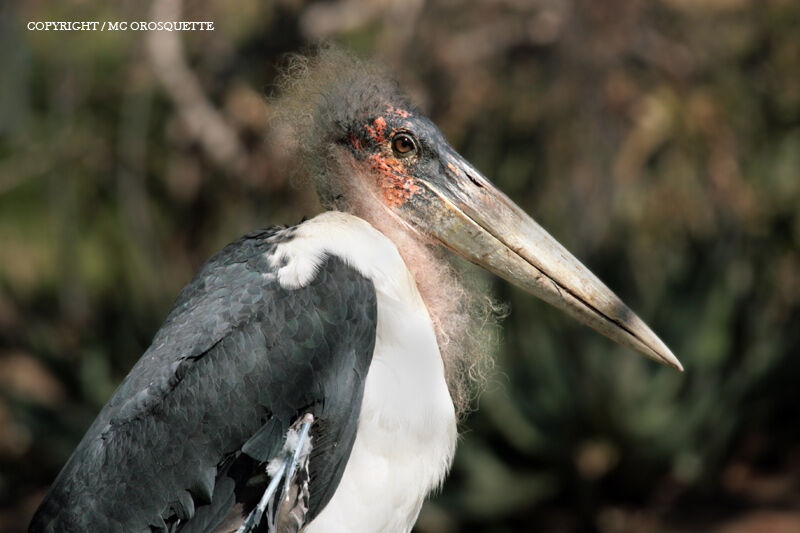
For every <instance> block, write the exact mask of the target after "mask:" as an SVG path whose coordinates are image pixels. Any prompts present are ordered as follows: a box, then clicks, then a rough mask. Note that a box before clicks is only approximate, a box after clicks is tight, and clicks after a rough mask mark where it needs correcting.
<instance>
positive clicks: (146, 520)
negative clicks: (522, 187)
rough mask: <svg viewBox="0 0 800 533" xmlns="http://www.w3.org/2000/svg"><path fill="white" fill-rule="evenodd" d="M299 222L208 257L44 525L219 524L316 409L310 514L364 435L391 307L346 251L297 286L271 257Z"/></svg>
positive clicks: (39, 519) (41, 517)
mask: <svg viewBox="0 0 800 533" xmlns="http://www.w3.org/2000/svg"><path fill="white" fill-rule="evenodd" d="M291 233H292V231H291V229H288V230H287V229H280V230H279V229H272V230H260V231H258V232H253V233H251V234H248V235H246V236H245V237H243V238H241V239H239V240H238V241H236V242H234V243H232V244H230V245H228V246H227V247H225V248H224V249H223V250H222V251H220V252H219V253H218V254H217V255H215V256H214V257H213V258H211V259H210V260H209V261H208V262H207V263H206V264H205V265H204V266H203V267H202V268H201V269H200V271H199V272H198V273H197V274H196V276H195V277H194V279H193V280H192V281H191V282H190V283H189V285H187V286H186V288H184V289H183V291H182V292H181V294H180V296H179V297H178V300H177V302H176V304H175V307H174V308H173V310H172V311H171V312H170V313H169V315H168V316H167V318H166V320H165V322H164V324H163V325H162V327H161V329H160V330H159V331H158V333H157V334H156V336H155V338H154V339H153V343H152V345H151V346H150V348H148V350H147V351H146V352H145V353H144V355H143V356H142V358H141V359H140V360H139V362H137V364H136V365H135V366H134V368H133V369H132V370H131V372H130V374H129V375H128V376H127V377H126V378H125V380H124V381H123V382H122V384H121V385H120V386H119V388H118V390H117V391H116V392H115V393H114V395H113V396H112V398H111V399H110V400H109V402H108V403H107V404H106V406H105V407H104V408H103V410H102V411H101V413H100V414H99V415H98V417H97V419H96V420H95V422H94V423H93V425H92V426H91V427H90V429H89V431H88V432H87V433H86V435H85V436H84V438H83V440H82V441H81V443H80V444H79V445H78V448H77V449H76V450H75V452H74V454H73V455H72V457H71V458H70V459H69V461H68V462H67V464H66V465H65V466H64V468H63V470H62V471H61V473H60V474H59V476H58V477H57V479H56V481H55V482H54V484H53V486H52V487H51V489H50V491H49V492H48V495H47V496H46V498H45V501H44V502H43V503H42V505H41V507H40V508H39V510H38V511H37V514H36V516H35V517H34V521H33V523H32V524H31V528H30V530H31V531H37V532H38V531H59V532H61V531H66V532H69V531H126V532H127V531H151V530H162V528H163V530H165V531H173V530H174V531H177V530H183V531H207V530H209V528H211V527H212V526H213V527H216V525H218V523H219V521H220V520H221V519H222V518H223V517H224V516H225V514H226V513H228V512H229V511H230V509H231V507H232V506H233V505H234V504H235V502H237V501H239V502H241V500H242V497H241V495H242V494H243V492H244V491H245V490H246V489H245V487H244V485H245V484H246V483H250V484H252V483H253V482H252V479H249V478H250V477H251V476H253V475H257V474H258V473H259V472H261V473H262V477H263V472H262V469H261V468H262V466H263V465H262V464H261V463H263V462H264V461H265V460H267V459H269V458H270V457H272V456H273V455H274V454H275V453H276V452H277V451H278V450H279V449H280V447H281V446H282V444H283V439H284V437H285V434H286V430H287V429H288V427H289V425H290V424H291V423H292V422H293V421H294V420H295V419H296V418H297V417H298V416H300V415H301V414H302V413H303V412H312V413H313V414H314V415H315V417H316V419H317V421H318V422H317V423H316V424H315V426H314V429H313V431H312V437H313V438H314V448H313V453H312V456H311V466H310V469H311V472H312V474H311V478H312V479H311V501H310V510H309V516H310V517H313V516H315V515H316V514H318V513H319V511H320V510H321V509H322V507H324V505H325V504H326V503H327V501H328V500H329V499H330V497H331V496H332V494H333V492H334V491H335V489H336V486H337V485H338V482H339V479H340V478H341V475H342V472H343V470H344V465H345V464H346V462H347V458H348V457H349V453H350V449H351V448H352V444H353V440H354V439H355V432H356V428H357V418H358V413H359V410H360V405H361V398H362V394H363V387H364V380H365V379H366V374H367V369H368V368H369V363H370V360H371V357H372V352H373V350H374V344H375V327H376V321H377V305H376V298H375V290H374V287H373V285H372V283H371V282H370V281H369V280H368V279H366V278H364V277H363V276H361V275H360V274H359V273H358V272H356V271H355V270H354V269H352V268H351V267H349V266H347V265H346V264H345V263H344V261H342V260H341V259H339V258H337V257H335V256H328V257H327V258H325V259H324V261H323V262H322V264H321V265H320V268H319V272H318V273H317V275H316V277H315V278H314V280H312V282H311V283H310V284H309V285H308V286H306V287H303V288H301V289H297V290H286V289H283V288H282V287H281V286H280V285H279V284H278V283H277V281H276V280H275V275H274V274H275V272H274V269H273V268H272V266H271V264H270V261H269V259H268V258H269V256H270V255H271V254H272V253H273V251H274V247H275V245H276V244H277V243H278V242H280V241H283V240H287V239H291V238H292V235H291ZM195 519H196V523H195V525H194V526H193V525H192V522H193V521H195ZM201 522H202V524H201Z"/></svg>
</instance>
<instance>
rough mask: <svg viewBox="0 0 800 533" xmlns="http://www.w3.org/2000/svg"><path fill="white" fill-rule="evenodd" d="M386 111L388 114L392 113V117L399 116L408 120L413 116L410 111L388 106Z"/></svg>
mask: <svg viewBox="0 0 800 533" xmlns="http://www.w3.org/2000/svg"><path fill="white" fill-rule="evenodd" d="M386 111H387V112H388V113H391V114H392V115H397V116H398V117H403V118H408V117H410V116H411V112H410V111H407V110H405V109H402V108H400V107H392V106H388V107H387V108H386Z"/></svg>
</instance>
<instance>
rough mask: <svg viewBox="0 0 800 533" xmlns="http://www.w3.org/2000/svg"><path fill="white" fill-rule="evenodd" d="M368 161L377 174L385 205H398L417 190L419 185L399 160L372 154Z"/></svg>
mask: <svg viewBox="0 0 800 533" xmlns="http://www.w3.org/2000/svg"><path fill="white" fill-rule="evenodd" d="M369 162H370V164H371V165H372V170H373V171H375V172H377V174H378V185H379V186H380V188H381V192H382V193H383V200H384V201H385V202H386V205H388V206H391V207H400V206H401V205H403V204H404V203H406V201H407V200H408V199H409V198H411V197H412V196H414V195H415V194H416V193H417V192H418V191H419V185H417V184H416V183H414V180H413V178H411V176H409V175H408V174H407V173H406V169H405V167H403V164H402V163H400V161H398V160H396V159H394V158H390V157H386V156H384V155H383V154H372V155H371V156H369Z"/></svg>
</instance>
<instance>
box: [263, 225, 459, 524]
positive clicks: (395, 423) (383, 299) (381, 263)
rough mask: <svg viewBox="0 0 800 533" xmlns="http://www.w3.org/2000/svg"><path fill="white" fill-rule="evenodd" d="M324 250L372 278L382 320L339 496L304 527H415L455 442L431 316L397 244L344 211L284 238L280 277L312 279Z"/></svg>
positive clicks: (285, 281) (300, 282)
mask: <svg viewBox="0 0 800 533" xmlns="http://www.w3.org/2000/svg"><path fill="white" fill-rule="evenodd" d="M326 254H333V255H336V256H338V257H340V258H341V259H343V260H344V261H346V262H347V263H348V264H350V265H351V266H352V267H353V268H355V269H356V270H358V271H359V272H361V274H362V275H364V276H365V277H367V278H368V279H370V280H371V281H372V282H373V284H374V286H375V291H376V293H377V302H378V325H377V332H376V342H375V352H374V355H373V359H372V364H371V365H370V369H369V373H368V374H367V380H366V384H365V390H364V399H363V402H362V406H361V415H360V418H359V428H358V433H357V435H356V440H355V444H354V446H353V451H352V453H351V455H350V459H349V460H348V463H347V467H346V468H345V471H344V475H343V477H342V480H341V482H340V483H339V487H338V489H337V490H336V493H335V494H334V496H333V498H332V499H331V501H330V502H329V503H328V505H327V506H326V507H325V509H324V510H323V511H322V512H321V513H320V515H319V516H318V517H317V518H316V519H315V520H314V521H313V522H312V523H310V524H309V525H308V526H307V527H306V529H305V530H304V531H306V532H308V533H322V532H325V533H338V532H342V533H344V532H348V533H349V532H356V531H357V532H365V533H366V532H405V531H410V530H411V527H412V526H413V524H414V522H415V521H416V518H417V515H418V514H419V511H420V508H421V506H422V502H423V500H424V498H425V496H426V495H427V494H428V493H429V492H430V491H431V490H433V489H434V488H436V487H437V486H438V485H439V484H440V483H441V482H442V480H443V479H444V476H445V474H446V473H447V470H448V469H449V467H450V464H451V462H452V458H453V453H454V451H455V444H456V417H455V411H454V407H453V403H452V401H451V399H450V394H449V392H448V389H447V383H446V382H445V377H444V366H443V364H442V359H441V355H440V353H439V348H438V345H437V343H436V335H435V332H434V328H433V323H432V321H431V318H430V315H429V314H428V310H427V309H426V307H425V304H424V302H423V301H422V298H421V296H420V294H419V291H418V290H417V286H416V283H415V281H414V278H413V277H412V275H411V273H410V272H409V270H408V268H407V267H406V264H405V263H404V261H403V259H402V257H401V256H400V253H399V252H398V250H397V248H396V247H395V245H394V244H393V243H392V242H391V241H390V240H389V239H387V238H386V237H385V236H384V235H383V234H382V233H380V232H379V231H377V230H376V229H375V228H373V227H372V226H371V225H370V224H368V223H367V222H365V221H364V220H362V219H360V218H357V217H354V216H352V215H348V214H345V213H339V212H328V213H324V214H322V215H319V216H317V217H315V218H314V219H311V220H308V221H306V222H304V223H302V224H301V225H299V226H297V228H296V230H295V232H294V234H293V238H292V239H291V240H289V241H287V242H285V243H282V244H280V245H278V249H277V250H276V253H275V254H274V256H273V257H274V260H275V261H276V262H277V261H280V264H282V265H283V266H282V267H281V268H280V269H279V270H278V272H277V277H278V281H279V282H280V283H281V285H283V286H284V287H286V288H298V287H303V286H305V285H306V284H307V283H309V282H310V281H311V279H313V277H314V274H315V273H316V269H317V267H318V265H319V264H320V261H321V260H322V258H323V257H324V256H325V255H326ZM276 264H277V263H276Z"/></svg>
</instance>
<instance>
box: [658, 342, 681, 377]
mask: <svg viewBox="0 0 800 533" xmlns="http://www.w3.org/2000/svg"><path fill="white" fill-rule="evenodd" d="M662 348H663V349H662V350H660V351H659V352H657V353H658V356H659V357H660V358H661V361H662V362H663V363H665V364H667V365H669V366H671V367H673V368H675V369H677V370H678V372H683V365H682V364H681V362H680V361H679V360H678V358H677V357H675V354H673V353H672V350H670V349H669V348H667V347H666V346H665V345H663V344H662Z"/></svg>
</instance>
